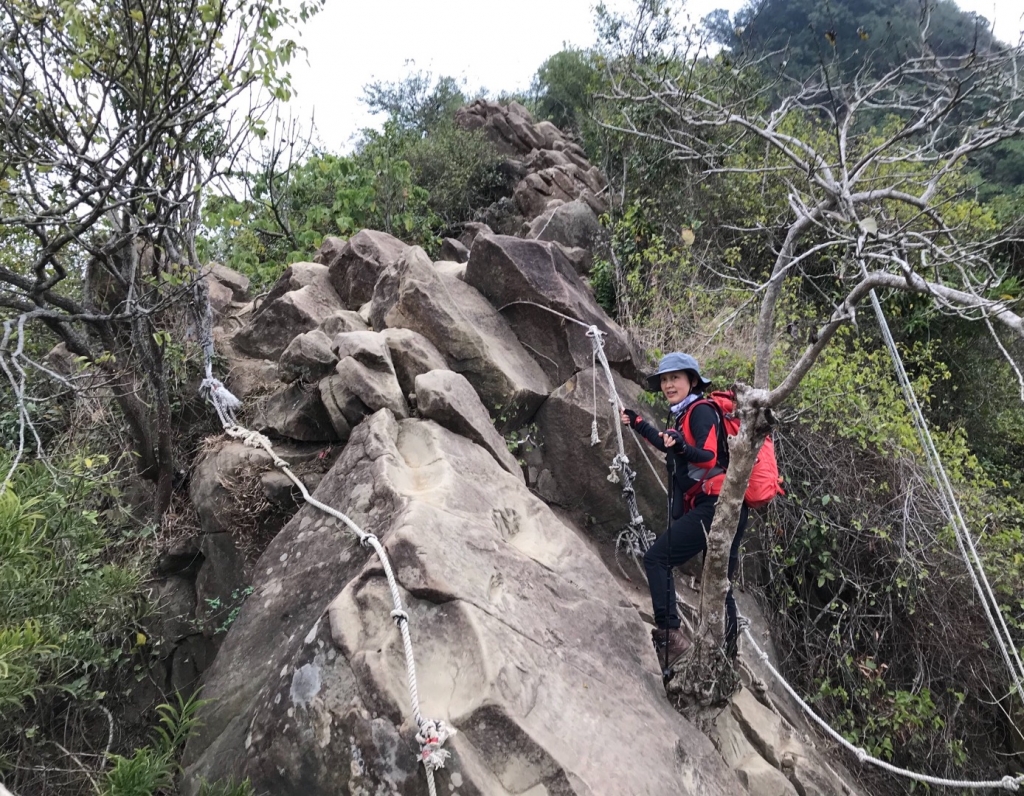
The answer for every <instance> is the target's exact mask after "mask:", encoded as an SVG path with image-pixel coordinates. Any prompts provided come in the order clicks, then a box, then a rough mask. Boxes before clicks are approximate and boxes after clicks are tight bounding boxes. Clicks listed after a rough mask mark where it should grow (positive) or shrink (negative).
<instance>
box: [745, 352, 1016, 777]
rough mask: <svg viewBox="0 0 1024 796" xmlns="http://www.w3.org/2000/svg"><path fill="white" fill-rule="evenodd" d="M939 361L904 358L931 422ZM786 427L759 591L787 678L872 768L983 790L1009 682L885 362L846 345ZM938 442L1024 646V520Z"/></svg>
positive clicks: (816, 373) (946, 440) (943, 372)
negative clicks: (781, 488)
mask: <svg viewBox="0 0 1024 796" xmlns="http://www.w3.org/2000/svg"><path fill="white" fill-rule="evenodd" d="M935 348H936V346H935V345H932V346H928V345H925V344H924V343H917V344H914V345H911V346H906V347H904V349H903V351H902V353H903V355H904V357H905V360H906V363H907V366H908V369H909V370H910V371H911V372H912V373H914V374H916V375H915V384H914V387H915V391H916V392H917V394H918V397H919V399H920V400H921V401H922V403H923V404H924V405H925V407H926V408H927V406H928V405H929V403H930V402H931V401H932V400H933V395H934V393H935V391H936V389H935V388H936V386H937V385H942V384H945V383H946V382H947V381H948V380H949V379H950V375H949V370H948V368H947V367H946V366H945V365H944V364H942V363H941V362H940V361H938V360H937V359H936V358H935V356H934V354H935V351H934V349H935ZM786 415H788V418H789V421H788V422H787V423H784V424H783V425H782V426H781V427H780V428H779V429H778V430H777V433H776V450H777V453H778V455H779V459H780V468H781V469H782V471H783V473H784V475H785V477H786V488H787V492H788V495H787V497H786V499H785V500H782V501H779V502H778V503H777V504H776V505H773V506H772V508H771V509H770V510H769V511H768V512H767V514H766V516H765V517H764V525H763V529H762V534H761V541H762V545H763V556H764V558H763V562H764V564H765V567H766V570H765V574H764V579H763V583H762V586H761V587H760V591H761V596H762V599H763V600H764V603H765V605H766V606H767V609H768V610H767V613H768V616H769V620H770V622H771V625H772V630H773V636H774V639H775V643H776V648H777V649H778V650H785V651H786V652H785V655H784V660H783V668H784V671H785V672H786V674H787V676H788V677H789V679H790V680H791V682H794V683H795V684H796V685H797V688H798V690H799V691H801V692H803V693H805V694H809V695H811V696H812V701H813V702H814V703H815V706H816V708H817V709H818V710H819V711H821V712H822V713H823V714H824V715H825V716H826V717H828V718H829V719H830V721H831V722H832V723H833V724H834V726H836V727H837V728H838V729H839V730H840V731H841V732H843V734H844V735H845V736H846V737H847V738H848V739H849V740H850V741H851V742H853V743H856V744H858V745H860V746H863V747H864V748H866V749H867V750H868V751H869V752H870V753H871V754H873V755H876V756H878V757H881V758H883V759H886V760H891V761H893V762H896V763H898V764H900V765H904V766H907V767H910V768H915V769H920V770H927V771H928V772H929V773H932V774H935V775H938V776H949V777H967V778H971V777H977V776H983V777H987V776H988V775H989V774H991V770H992V769H993V767H996V768H998V767H999V766H1000V762H999V752H1000V747H1001V746H1004V745H1005V746H1007V747H1009V746H1010V740H1011V738H1012V737H1013V736H1014V735H1015V734H1016V732H1017V730H1015V729H1014V728H1013V725H1012V722H1011V721H1009V720H1007V719H1005V718H1003V717H1001V716H1000V715H999V714H998V712H994V711H993V710H992V707H991V704H990V701H989V698H990V695H991V694H996V695H1002V694H1006V693H1007V692H1008V684H1007V680H1006V672H1005V671H1004V670H1003V668H1002V664H1001V661H1000V659H999V657H998V654H997V653H996V652H995V651H994V649H993V645H992V643H991V640H990V638H989V634H988V630H987V627H988V626H987V624H986V622H985V619H984V616H983V614H982V609H981V607H980V606H979V605H978V602H977V600H976V598H975V596H974V593H973V589H972V585H971V583H970V580H969V577H968V574H967V570H966V565H965V564H964V562H963V561H962V559H961V558H960V555H959V553H958V552H957V549H956V545H955V543H954V540H953V538H952V532H951V530H950V529H949V528H948V527H947V526H946V521H945V515H944V513H943V511H942V509H941V503H940V502H939V500H938V498H937V496H936V494H935V492H934V490H933V487H932V485H931V483H930V480H929V478H928V476H927V474H926V473H925V472H923V470H922V467H921V465H920V464H918V459H917V456H918V454H919V448H920V446H919V443H918V440H917V436H916V433H915V430H914V427H913V425H912V420H911V417H910V415H909V412H908V410H907V408H906V406H905V403H904V400H903V397H902V394H901V391H900V388H899V385H898V384H897V382H896V380H895V377H894V375H893V373H892V366H891V363H890V361H889V358H888V355H887V353H886V352H885V350H884V349H879V348H877V347H876V346H874V345H871V344H869V343H868V342H866V341H865V340H864V338H858V337H854V335H853V334H852V333H848V334H844V335H842V336H841V337H840V338H839V339H838V340H837V341H836V344H835V345H833V346H831V347H830V348H829V349H826V351H825V353H824V354H823V357H822V360H821V361H820V363H819V365H818V366H817V367H816V368H814V369H813V370H811V372H810V373H809V374H808V376H807V377H806V378H805V380H804V382H803V383H802V385H801V387H800V390H799V393H798V395H797V396H795V399H794V402H793V406H792V408H791V410H790V411H787V412H786ZM932 431H933V436H934V438H935V441H936V445H937V447H938V448H939V450H940V454H941V456H942V458H943V460H944V462H945V465H946V468H947V471H948V472H949V474H950V477H951V478H952V479H953V481H954V482H955V484H956V486H957V490H958V492H959V496H960V501H961V508H962V509H963V511H964V513H965V516H966V518H967V523H968V526H969V527H972V528H974V529H981V528H985V530H986V533H985V534H984V536H983V537H982V538H981V539H980V540H979V549H980V551H981V555H982V557H983V559H984V561H985V563H986V568H987V570H988V572H989V574H990V577H991V578H992V581H993V584H994V586H995V588H996V589H997V592H999V593H1000V594H1001V599H1002V601H1003V608H1004V612H1005V615H1006V618H1007V620H1008V622H1009V623H1010V625H1011V627H1014V628H1016V629H1017V631H1018V632H1020V631H1021V630H1022V629H1024V628H1022V626H1021V623H1020V616H1019V610H1020V606H1019V595H1020V594H1021V592H1022V589H1024V565H1022V562H1021V560H1020V556H1019V555H1018V554H1017V552H1016V551H1018V550H1019V545H1020V544H1021V539H1022V531H1024V527H1022V525H1024V523H1022V518H1024V513H1022V508H1024V507H1022V506H1021V504H1020V502H1019V501H1018V500H1017V499H1016V498H1014V497H1011V496H1007V495H1005V494H1000V492H999V491H998V490H996V489H994V487H995V486H996V484H995V482H994V481H993V480H992V479H991V478H990V477H989V475H988V474H987V473H986V471H985V469H984V467H983V466H982V463H981V462H979V460H978V459H977V457H976V456H975V455H974V454H973V453H972V451H971V449H970V447H969V446H968V444H967V438H966V436H965V435H964V433H963V432H962V430H961V429H960V428H957V427H952V428H948V429H941V428H933V429H932ZM967 659H969V660H971V661H972V665H971V666H970V667H964V666H963V661H964V660H967ZM997 698H998V697H997ZM980 736H984V737H986V738H988V739H989V741H988V743H987V744H986V745H985V746H984V747H979V745H978V744H977V743H976V742H975V740H974V739H975V738H977V737H980ZM967 750H970V754H968V753H967ZM875 786H876V787H877V789H878V792H882V791H886V792H900V788H901V787H902V786H901V785H897V784H894V783H893V781H892V780H888V781H885V782H882V781H881V780H879V781H878V782H876V783H875Z"/></svg>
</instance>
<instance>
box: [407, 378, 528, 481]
mask: <svg viewBox="0 0 1024 796" xmlns="http://www.w3.org/2000/svg"><path fill="white" fill-rule="evenodd" d="M415 391H416V406H417V408H418V409H419V413H420V417H424V418H426V419H428V420H433V421H435V422H437V423H440V424H441V425H442V426H444V427H445V428H447V429H450V430H452V431H454V432H455V433H456V434H461V435H462V436H464V437H466V438H467V439H471V440H473V442H475V443H477V444H478V445H480V446H482V447H483V448H485V449H486V450H487V451H488V452H489V453H490V454H491V455H492V456H493V457H494V459H495V461H497V462H498V464H500V465H501V466H502V467H503V468H504V469H505V470H506V471H507V472H509V473H511V474H512V475H514V476H516V477H517V478H519V479H520V480H522V478H523V472H522V469H521V468H520V467H519V464H518V463H517V462H516V460H515V457H513V456H512V454H510V453H509V452H508V447H507V446H506V444H505V438H504V437H503V436H501V434H499V433H498V432H497V431H496V430H495V428H494V424H493V423H492V422H491V418H490V416H489V415H488V414H487V409H486V408H485V407H484V405H483V404H482V403H480V398H479V397H478V396H477V394H476V391H475V390H474V389H473V386H472V385H471V384H470V383H469V382H468V381H466V377H465V376H462V375H461V374H459V373H453V372H452V371H450V370H432V371H430V372H429V373H423V374H421V375H419V376H417V377H416V383H415Z"/></svg>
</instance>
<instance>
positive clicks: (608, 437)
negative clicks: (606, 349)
mask: <svg viewBox="0 0 1024 796" xmlns="http://www.w3.org/2000/svg"><path fill="white" fill-rule="evenodd" d="M595 376H596V378H595ZM614 378H615V390H616V392H617V393H618V395H619V397H620V398H621V399H622V401H623V402H624V403H625V404H626V406H627V407H630V408H631V409H634V410H636V411H638V412H639V413H640V414H641V415H644V416H647V417H648V418H649V416H650V407H647V406H644V405H643V404H641V403H640V401H639V396H640V388H639V387H638V386H637V385H636V384H634V383H633V382H628V381H626V380H625V379H623V378H621V377H620V376H619V375H618V374H614ZM595 384H596V386H597V395H596V402H595V395H594V385H595ZM608 399H609V394H608V387H607V381H606V377H605V375H604V371H603V370H601V369H600V368H599V369H598V370H597V371H596V372H595V371H593V370H591V369H587V370H585V371H582V372H580V373H577V374H576V375H575V376H573V377H572V378H571V379H569V380H568V381H567V382H566V383H565V384H563V385H562V386H561V387H559V388H558V389H557V390H555V391H554V392H553V393H551V396H550V397H549V398H548V399H547V400H546V401H545V402H544V405H543V406H541V408H540V411H538V412H537V417H536V423H537V429H538V435H537V436H538V438H539V440H540V443H541V445H540V447H541V449H542V451H543V464H544V468H545V469H546V470H547V471H548V472H549V476H547V477H545V485H544V493H545V497H546V498H547V499H548V500H550V501H551V502H553V503H556V504H558V505H560V506H563V507H564V508H566V509H569V510H570V511H574V512H577V513H578V516H579V519H580V521H581V523H582V522H584V521H588V522H589V524H590V526H591V527H590V529H591V531H592V532H593V533H594V535H595V536H597V537H599V538H602V539H610V538H612V537H613V536H614V535H615V534H617V533H618V532H619V531H621V530H622V529H623V528H625V527H626V525H628V523H629V512H628V511H627V509H626V504H625V502H624V500H623V498H622V493H621V491H620V490H621V487H619V486H615V485H612V484H609V483H608V468H609V466H610V465H611V463H612V459H613V458H614V457H615V454H616V453H618V447H617V444H616V435H615V428H614V426H613V423H616V422H618V420H617V418H616V416H615V415H613V412H612V409H611V405H610V404H609V402H608ZM595 405H596V408H597V424H598V435H599V436H600V439H601V442H600V443H599V444H598V445H595V446H592V447H591V445H590V432H591V424H592V422H593V417H594V408H595ZM622 433H623V441H624V444H625V449H626V455H627V456H628V457H629V461H630V466H631V467H632V468H633V470H634V471H636V473H637V477H636V481H635V482H634V484H633V487H634V489H635V490H636V497H637V504H638V506H639V507H640V513H641V514H642V515H643V517H644V519H645V520H646V522H647V527H648V529H649V530H651V531H653V532H654V533H656V534H660V533H661V532H662V530H663V529H664V528H665V523H666V512H665V492H664V491H663V489H662V487H661V486H660V485H659V483H658V480H657V478H655V476H654V474H653V473H652V472H651V468H650V467H648V466H647V464H646V463H645V462H643V461H642V457H643V454H642V453H641V452H640V449H639V446H640V445H644V446H646V453H647V455H648V457H649V458H650V459H651V462H652V463H653V465H654V467H655V468H656V470H657V473H658V478H661V479H662V482H663V483H664V482H666V480H667V478H666V473H665V464H664V462H665V457H664V455H663V454H661V453H659V452H658V451H656V450H655V449H654V448H653V447H651V446H650V445H648V444H647V443H646V442H641V440H640V439H639V437H637V436H636V435H634V434H633V433H632V432H631V431H629V430H628V429H623V432H622ZM541 475H542V474H541ZM538 485H539V482H538ZM588 518H589V520H588Z"/></svg>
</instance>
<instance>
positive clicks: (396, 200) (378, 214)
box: [200, 127, 434, 288]
mask: <svg viewBox="0 0 1024 796" xmlns="http://www.w3.org/2000/svg"><path fill="white" fill-rule="evenodd" d="M395 139H396V135H395V132H394V130H393V129H389V128H387V127H386V128H385V131H384V132H383V133H380V134H374V135H373V136H372V137H371V138H370V140H369V141H368V142H367V144H366V145H365V146H364V149H363V151H362V152H361V153H360V154H359V155H357V156H350V157H341V156H338V155H332V154H329V153H326V152H315V153H314V154H313V155H312V156H310V157H309V158H308V159H307V160H305V161H304V162H302V163H300V164H297V165H295V166H293V167H291V168H290V169H281V170H276V169H273V168H268V169H267V170H265V171H263V172H262V173H255V174H251V175H249V192H250V197H249V198H248V199H245V200H241V201H240V200H237V199H235V198H233V197H231V196H227V195H222V196H217V197H212V198H211V199H210V200H209V201H208V202H207V203H206V206H205V208H204V224H205V226H206V228H207V230H209V233H210V234H208V235H207V237H206V238H205V240H204V241H203V242H202V246H201V247H200V252H201V256H203V257H204V258H208V259H217V260H219V261H221V262H223V263H224V264H225V265H227V266H229V267H230V268H234V269H235V270H237V271H239V272H240V273H243V274H245V275H246V276H248V277H249V278H250V279H251V280H253V283H254V286H255V287H257V288H258V287H261V286H264V285H267V284H269V283H272V282H273V281H274V280H276V279H277V277H278V276H280V274H281V272H282V271H283V270H284V268H285V267H287V266H288V265H289V264H291V263H294V262H300V261H303V260H309V259H310V258H311V257H312V256H313V254H314V253H315V252H316V250H317V249H318V248H319V246H320V244H321V243H322V241H323V239H324V238H325V237H326V236H328V235H337V236H340V237H343V238H345V237H349V236H351V235H353V234H354V233H356V232H358V231H359V230H360V229H364V228H369V229H380V230H383V231H385V232H388V233H390V234H394V235H396V236H397V237H400V238H403V239H405V240H406V241H408V242H410V243H419V244H426V245H428V246H429V245H431V243H432V240H433V234H432V232H431V227H432V225H433V222H434V219H433V216H432V214H431V212H430V208H429V206H428V205H427V193H426V191H425V190H423V189H422V188H420V187H418V186H416V185H415V184H414V183H413V181H412V171H411V167H410V166H409V163H408V162H407V161H405V160H402V159H400V158H399V157H398V156H397V155H398V153H397V151H396V149H397V148H396V146H395Z"/></svg>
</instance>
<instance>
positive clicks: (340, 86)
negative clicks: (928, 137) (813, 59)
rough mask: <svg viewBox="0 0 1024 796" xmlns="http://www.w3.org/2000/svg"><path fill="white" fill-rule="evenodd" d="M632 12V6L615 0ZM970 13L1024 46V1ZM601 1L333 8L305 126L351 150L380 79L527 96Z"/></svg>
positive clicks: (366, 3)
mask: <svg viewBox="0 0 1024 796" xmlns="http://www.w3.org/2000/svg"><path fill="white" fill-rule="evenodd" d="M606 4H607V5H608V6H609V7H610V8H612V9H613V10H623V11H625V10H628V9H629V8H631V7H632V5H633V3H632V1H631V0H607V2H606ZM741 5H742V0H689V3H688V4H687V6H686V13H688V14H689V16H690V17H691V19H693V20H694V21H697V20H699V19H700V18H701V17H703V16H704V15H706V14H707V13H709V12H710V11H712V10H714V9H716V8H727V9H729V11H730V12H735V11H736V10H737V9H738V8H739V7H740V6H741ZM958 5H959V6H960V7H961V8H963V9H964V10H967V11H974V12H977V13H979V14H982V15H983V16H985V17H986V18H987V19H989V20H990V21H992V20H995V33H996V36H997V37H998V38H1000V39H1002V40H1003V41H1014V42H1016V41H1018V39H1019V37H1020V31H1021V29H1022V28H1024V17H1022V11H1024V9H1022V7H1021V2H1020V0H959V2H958ZM593 6H594V0H515V2H513V3H507V4H506V3H502V4H498V3H495V2H481V0H327V7H326V8H325V9H324V10H323V11H321V12H320V13H319V14H318V15H317V16H315V17H314V18H313V20H312V22H311V23H310V24H308V25H307V27H306V28H305V29H304V30H303V31H302V37H301V40H300V43H301V44H302V45H303V46H304V47H305V48H306V50H307V57H306V58H305V59H302V58H300V59H299V61H298V62H297V63H295V64H294V65H293V69H292V73H293V79H294V85H295V89H296V91H297V97H296V98H295V99H294V100H293V101H292V103H291V112H292V113H293V114H294V116H295V118H296V119H297V120H299V121H305V122H306V123H307V126H308V120H309V118H310V116H311V114H315V118H316V126H317V131H318V134H319V140H320V142H321V143H322V144H323V145H324V146H326V147H327V149H328V150H330V151H336V152H337V151H345V150H348V149H349V148H350V146H351V143H352V138H353V137H354V136H355V135H356V134H357V133H358V131H359V130H360V129H362V128H363V127H367V126H373V124H374V120H373V118H372V117H371V116H370V115H369V114H368V113H367V112H366V109H365V106H364V105H363V104H362V103H361V102H359V98H360V96H362V87H363V86H364V85H365V84H366V83H368V82H370V81H373V80H385V81H392V80H399V79H401V78H403V77H405V76H406V75H408V74H409V73H410V72H413V71H416V70H426V71H430V72H432V73H433V74H434V76H435V77H438V76H441V75H451V76H453V77H457V78H464V79H465V80H466V84H467V88H468V89H469V91H471V92H472V91H475V90H476V89H478V88H481V87H483V88H486V89H487V91H488V92H490V93H492V94H497V93H498V92H500V91H515V90H521V89H526V88H528V87H529V85H530V80H531V78H532V77H533V75H534V73H535V72H536V71H537V67H539V66H540V65H541V63H543V62H544V60H545V59H546V58H547V57H548V56H550V55H553V54H554V53H556V52H558V51H559V50H561V49H562V47H563V44H573V45H576V46H580V47H586V46H589V45H591V44H592V43H593V42H594V40H595V38H596V34H595V32H594V26H593V19H594V15H593Z"/></svg>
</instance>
